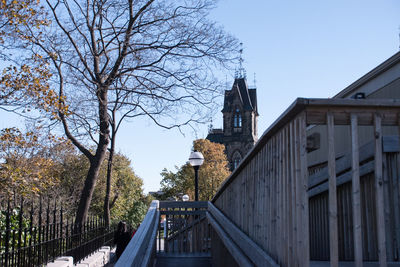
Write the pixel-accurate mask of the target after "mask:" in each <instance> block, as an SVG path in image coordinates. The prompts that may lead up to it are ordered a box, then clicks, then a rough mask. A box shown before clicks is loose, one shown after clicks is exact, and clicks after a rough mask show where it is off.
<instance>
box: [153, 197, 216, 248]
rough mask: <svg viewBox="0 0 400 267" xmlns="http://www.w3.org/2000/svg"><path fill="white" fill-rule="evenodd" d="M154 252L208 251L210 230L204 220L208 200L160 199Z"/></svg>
mask: <svg viewBox="0 0 400 267" xmlns="http://www.w3.org/2000/svg"><path fill="white" fill-rule="evenodd" d="M159 209H160V215H161V220H162V223H160V226H159V232H158V240H157V241H158V245H157V252H165V253H198V252H200V253H208V252H209V251H210V231H209V226H208V223H207V220H206V211H207V202H206V201H198V202H182V201H168V202H167V201H163V202H160V207H159Z"/></svg>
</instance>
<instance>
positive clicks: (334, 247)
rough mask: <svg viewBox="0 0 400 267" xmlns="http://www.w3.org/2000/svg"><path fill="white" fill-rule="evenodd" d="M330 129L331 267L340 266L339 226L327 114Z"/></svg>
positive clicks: (331, 140)
mask: <svg viewBox="0 0 400 267" xmlns="http://www.w3.org/2000/svg"><path fill="white" fill-rule="evenodd" d="M326 119H327V127H328V172H329V248H330V262H331V267H337V266H338V265H339V253H338V250H339V249H338V224H337V196H336V157H335V132H334V127H335V126H334V121H333V114H332V113H331V112H329V111H328V112H327V114H326Z"/></svg>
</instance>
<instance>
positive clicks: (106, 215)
mask: <svg viewBox="0 0 400 267" xmlns="http://www.w3.org/2000/svg"><path fill="white" fill-rule="evenodd" d="M114 137H115V134H114V131H113V135H112V137H111V148H110V151H109V155H108V165H107V182H106V195H105V197H104V220H105V222H106V226H107V227H108V226H110V193H111V176H112V167H113V159H114V151H115V149H114V144H115V141H114Z"/></svg>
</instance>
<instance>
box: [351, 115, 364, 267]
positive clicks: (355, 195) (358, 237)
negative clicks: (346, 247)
mask: <svg viewBox="0 0 400 267" xmlns="http://www.w3.org/2000/svg"><path fill="white" fill-rule="evenodd" d="M358 147H359V144H358V120H357V115H356V114H351V154H352V164H351V165H352V203H353V236H354V240H353V244H354V260H355V264H356V265H355V267H362V265H363V263H362V262H363V254H362V233H361V230H362V228H361V204H360V203H361V201H360V195H361V191H360V163H359V162H360V161H359V151H358Z"/></svg>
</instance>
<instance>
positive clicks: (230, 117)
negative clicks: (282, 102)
mask: <svg viewBox="0 0 400 267" xmlns="http://www.w3.org/2000/svg"><path fill="white" fill-rule="evenodd" d="M222 114H223V129H210V131H209V134H208V135H207V139H208V140H210V141H212V142H215V143H220V144H224V145H225V153H226V155H227V158H228V161H229V164H230V169H231V170H233V169H235V168H236V167H237V166H238V165H239V162H240V161H241V160H242V159H243V158H244V156H245V155H246V154H247V152H249V150H250V149H251V148H253V146H254V144H255V143H256V142H257V139H258V135H257V119H258V112H257V92H256V89H249V88H248V85H247V81H246V78H244V77H242V78H236V79H235V81H234V83H233V86H232V89H231V90H226V91H225V97H224V108H223V109H222Z"/></svg>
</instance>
